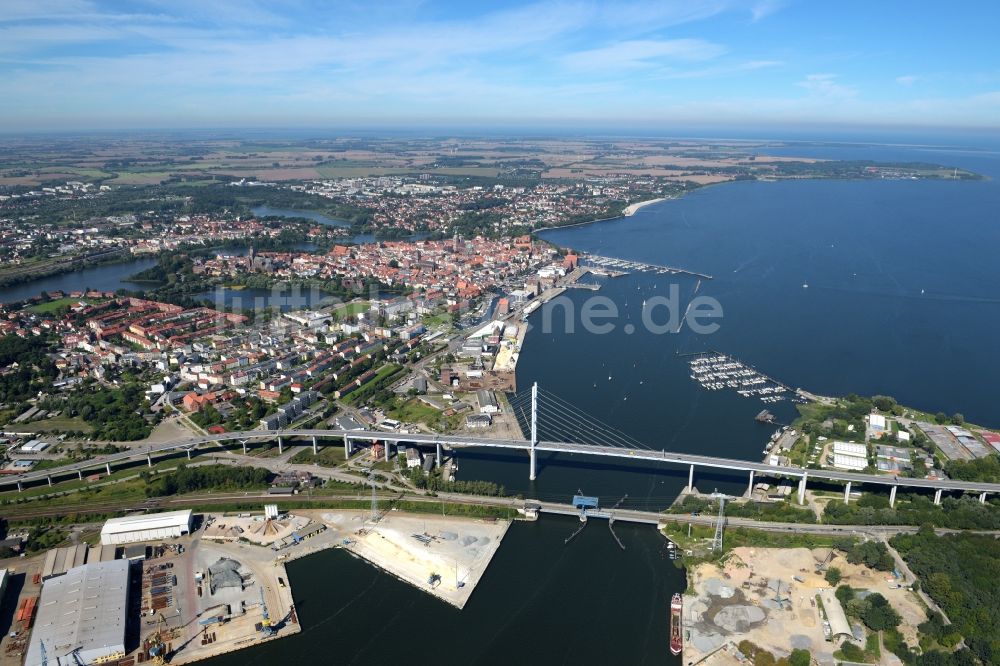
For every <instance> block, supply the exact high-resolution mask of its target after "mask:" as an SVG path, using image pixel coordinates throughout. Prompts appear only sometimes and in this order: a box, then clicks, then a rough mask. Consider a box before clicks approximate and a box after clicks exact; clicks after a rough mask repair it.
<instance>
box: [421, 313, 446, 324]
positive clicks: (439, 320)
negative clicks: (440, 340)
mask: <svg viewBox="0 0 1000 666" xmlns="http://www.w3.org/2000/svg"><path fill="white" fill-rule="evenodd" d="M423 322H424V326H426V327H427V328H441V327H443V326H447V327H449V328H450V327H451V314H450V313H448V312H439V313H437V314H429V315H424V318H423Z"/></svg>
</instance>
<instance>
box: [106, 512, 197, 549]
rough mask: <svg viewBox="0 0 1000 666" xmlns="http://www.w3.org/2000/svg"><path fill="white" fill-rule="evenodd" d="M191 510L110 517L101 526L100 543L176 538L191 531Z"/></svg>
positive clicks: (107, 544) (111, 544)
mask: <svg viewBox="0 0 1000 666" xmlns="http://www.w3.org/2000/svg"><path fill="white" fill-rule="evenodd" d="M191 521H192V515H191V510H190V509H186V510H183V511H168V512H166V513H154V514H150V515H145V516H126V517H124V518H112V519H111V520H109V521H108V522H106V523H104V527H103V528H101V543H102V544H103V545H105V546H116V545H119V544H123V543H136V542H139V541H156V540H158V539H176V538H177V537H180V536H184V535H185V534H190V533H191Z"/></svg>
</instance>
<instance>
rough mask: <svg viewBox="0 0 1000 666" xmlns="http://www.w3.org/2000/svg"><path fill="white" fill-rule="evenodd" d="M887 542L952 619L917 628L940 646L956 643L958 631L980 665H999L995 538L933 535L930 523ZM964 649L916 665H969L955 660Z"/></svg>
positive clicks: (999, 562)
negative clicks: (948, 622)
mask: <svg viewBox="0 0 1000 666" xmlns="http://www.w3.org/2000/svg"><path fill="white" fill-rule="evenodd" d="M892 545H893V547H895V548H896V549H897V550H898V551H899V552H900V554H901V555H902V556H903V558H904V559H905V560H906V563H907V565H908V566H909V567H910V569H911V570H912V571H913V573H914V574H915V575H916V576H917V577H918V578H920V580H921V581H923V589H924V591H925V592H926V593H927V594H928V595H930V597H931V598H932V599H933V600H934V601H935V602H937V603H938V604H939V605H940V606H941V608H942V610H943V611H944V612H945V614H947V616H948V619H950V620H951V622H952V624H951V625H944V624H943V622H942V621H940V619H939V618H934V617H933V616H932V617H931V618H929V620H928V622H929V623H930V624H927V623H925V624H927V626H924V625H921V627H922V629H921V631H924V632H925V633H927V634H928V635H929V636H931V637H932V638H934V640H936V641H937V642H938V643H939V644H940V645H942V646H945V647H947V646H948V644H954V643H957V640H955V636H953V635H952V634H953V633H955V632H957V633H958V634H960V635H961V636H964V638H965V645H966V646H967V647H968V649H969V650H970V651H971V652H972V654H974V655H975V656H976V658H978V659H979V660H980V661H981V662H982V663H983V664H995V663H1000V603H997V599H998V598H1000V541H998V540H997V539H995V538H994V537H992V536H987V535H980V534H967V533H965V534H948V535H945V536H937V535H936V534H935V533H934V531H933V529H931V528H930V527H921V528H920V530H918V531H917V533H915V534H900V535H898V536H896V537H893V539H892ZM942 639H943V640H942ZM963 652H964V651H959V652H956V653H953V654H951V655H947V654H945V655H944V657H939V656H935V657H932V659H936V660H938V661H930V662H920V663H934V664H939V663H940V664H947V663H968V662H961V661H956V660H960V659H965V657H964V656H961V655H962V654H963ZM928 654H933V652H931V653H928ZM924 656H925V657H926V656H927V655H924ZM942 658H948V659H951V660H952V661H950V662H949V661H941V660H940V659H942Z"/></svg>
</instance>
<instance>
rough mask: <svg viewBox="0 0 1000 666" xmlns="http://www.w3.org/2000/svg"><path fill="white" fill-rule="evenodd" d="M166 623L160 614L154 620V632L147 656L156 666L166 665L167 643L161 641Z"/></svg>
mask: <svg viewBox="0 0 1000 666" xmlns="http://www.w3.org/2000/svg"><path fill="white" fill-rule="evenodd" d="M166 623H167V618H165V617H163V613H160V614H159V615H158V616H157V618H156V631H155V632H153V636H152V638H151V639H150V641H149V643H150V644H149V656H150V657H152V658H153V663H154V664H156V666H163V664H166V663H167V659H166V657H167V642H166V641H165V640H164V639H163V630H164V628H165V625H166Z"/></svg>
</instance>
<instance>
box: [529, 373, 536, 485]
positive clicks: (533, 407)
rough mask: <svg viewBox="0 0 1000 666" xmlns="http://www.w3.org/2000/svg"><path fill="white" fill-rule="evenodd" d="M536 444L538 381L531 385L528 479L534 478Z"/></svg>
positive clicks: (532, 479)
mask: <svg viewBox="0 0 1000 666" xmlns="http://www.w3.org/2000/svg"><path fill="white" fill-rule="evenodd" d="M536 446H538V382H535V383H534V384H532V385H531V448H529V449H528V457H529V458H530V464H531V469H530V470H529V471H528V480H529V481H534V480H535V471H536V469H535V447H536Z"/></svg>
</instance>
